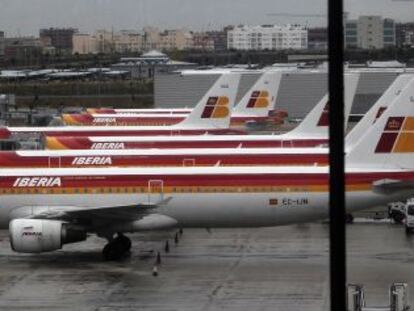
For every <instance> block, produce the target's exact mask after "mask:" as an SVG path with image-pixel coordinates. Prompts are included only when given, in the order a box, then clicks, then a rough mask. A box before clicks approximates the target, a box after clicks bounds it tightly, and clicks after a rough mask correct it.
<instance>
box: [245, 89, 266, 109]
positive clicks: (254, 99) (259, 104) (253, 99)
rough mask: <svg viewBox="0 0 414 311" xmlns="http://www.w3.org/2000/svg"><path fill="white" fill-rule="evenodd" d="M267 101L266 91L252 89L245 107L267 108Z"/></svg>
mask: <svg viewBox="0 0 414 311" xmlns="http://www.w3.org/2000/svg"><path fill="white" fill-rule="evenodd" d="M269 102H270V101H269V92H268V91H253V92H252V95H251V96H250V99H249V102H248V103H247V108H267V107H268V106H269Z"/></svg>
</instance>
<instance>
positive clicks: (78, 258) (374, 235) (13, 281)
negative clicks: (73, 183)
mask: <svg viewBox="0 0 414 311" xmlns="http://www.w3.org/2000/svg"><path fill="white" fill-rule="evenodd" d="M347 229H348V265H349V267H348V280H349V282H350V283H363V284H364V286H365V288H366V300H367V302H368V304H369V305H385V304H386V303H387V300H388V287H389V285H390V284H391V283H393V282H394V281H403V282H407V283H409V285H413V286H414V236H413V237H406V235H405V232H404V229H403V227H401V226H398V225H394V224H389V223H373V224H367V223H357V224H353V225H350V226H348V227H347ZM172 236H173V234H172V233H166V232H163V233H146V234H135V235H132V240H133V249H132V252H131V255H130V256H129V257H128V258H126V259H124V260H123V261H121V262H104V261H102V258H101V249H102V247H103V246H104V244H105V241H104V240H101V239H99V238H96V237H91V238H89V239H88V241H87V242H83V243H78V244H72V245H67V246H65V247H64V249H63V250H60V251H57V252H53V253H48V254H41V255H21V254H16V253H13V252H12V251H11V249H10V246H9V240H8V237H7V232H6V231H0V310H90V311H92V310H94V311H95V310H99V311H107V310H122V311H126V310H157V311H164V310H206V311H207V310H284V311H289V310H292V311H293V310H294V311H300V310H328V308H329V277H328V275H329V266H328V226H327V225H326V224H306V225H294V226H287V227H277V228H265V229H237V230H223V229H220V230H212V231H211V233H209V232H207V231H205V230H189V229H188V230H185V231H184V235H183V236H182V237H181V239H180V241H179V243H178V245H175V244H174V241H173V240H172V239H170V243H171V244H170V245H171V247H170V252H169V253H168V254H166V253H165V251H164V241H165V239H166V238H168V237H172ZM158 250H160V251H162V254H163V256H162V262H161V265H160V267H159V275H158V276H157V277H154V276H152V274H151V271H152V267H153V264H154V262H155V252H156V251H158ZM411 305H414V301H413V300H411Z"/></svg>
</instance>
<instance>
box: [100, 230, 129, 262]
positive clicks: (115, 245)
mask: <svg viewBox="0 0 414 311" xmlns="http://www.w3.org/2000/svg"><path fill="white" fill-rule="evenodd" d="M130 249H131V240H130V239H129V238H127V237H126V236H124V235H123V234H121V233H118V235H117V237H116V238H114V239H113V240H112V241H110V242H109V243H108V244H106V245H105V247H104V249H103V250H102V254H103V256H104V258H105V260H119V259H121V258H122V257H124V256H125V254H127V253H128V252H129V250H130Z"/></svg>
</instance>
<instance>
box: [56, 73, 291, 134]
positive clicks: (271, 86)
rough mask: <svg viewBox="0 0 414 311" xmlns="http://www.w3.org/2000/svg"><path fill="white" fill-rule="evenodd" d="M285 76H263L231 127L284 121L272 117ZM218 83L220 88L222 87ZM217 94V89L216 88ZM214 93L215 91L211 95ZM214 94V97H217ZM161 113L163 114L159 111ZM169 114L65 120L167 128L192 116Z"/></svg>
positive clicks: (238, 108)
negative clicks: (282, 78)
mask: <svg viewBox="0 0 414 311" xmlns="http://www.w3.org/2000/svg"><path fill="white" fill-rule="evenodd" d="M281 77H282V72H280V71H269V72H265V73H263V74H262V75H261V76H260V77H259V79H258V80H257V81H256V83H255V84H254V85H253V86H252V87H251V88H250V90H248V91H247V92H246V94H245V95H244V96H243V98H242V99H241V100H240V101H239V103H238V104H237V105H235V107H233V109H232V112H231V117H230V126H232V127H243V126H245V124H246V123H248V124H252V123H256V124H260V125H262V126H264V125H266V124H267V123H273V124H274V123H280V122H282V121H283V118H281V116H280V115H279V114H276V113H273V115H272V116H270V115H269V113H270V112H271V111H272V109H273V108H274V106H275V101H276V95H277V92H278V89H279V85H280V80H281ZM220 83H221V82H220V80H217V82H216V84H220ZM212 89H213V90H214V87H213V88H212ZM210 92H211V91H210ZM213 95H214V94H210V96H213ZM158 111H160V110H158ZM171 111H172V110H170V113H167V114H160V113H155V114H149V113H140V114H137V113H128V114H126V113H123V114H113V113H109V114H102V113H99V114H94V113H92V114H91V113H78V114H63V115H62V119H63V121H64V123H65V124H66V125H78V126H86V125H90V126H92V125H93V126H99V125H111V126H124V125H131V126H132V125H136V126H164V125H173V124H177V123H179V122H181V121H183V120H184V119H185V118H186V117H187V116H188V113H184V114H178V113H171Z"/></svg>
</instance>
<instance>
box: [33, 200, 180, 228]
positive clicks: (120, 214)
mask: <svg viewBox="0 0 414 311" xmlns="http://www.w3.org/2000/svg"><path fill="white" fill-rule="evenodd" d="M171 199H172V197H169V198H167V199H165V200H162V201H159V202H157V203H137V204H134V205H128V206H107V207H72V206H68V207H62V206H56V207H53V206H49V207H47V208H46V209H45V210H43V211H39V212H38V213H34V214H33V215H31V216H29V217H28V218H31V219H50V220H63V221H74V220H77V221H80V222H82V221H87V220H91V219H94V220H100V221H114V222H116V221H132V220H137V219H140V218H142V217H144V216H147V215H149V214H151V213H152V212H153V210H155V209H156V208H158V207H160V206H162V205H165V204H167V203H168V202H169V201H171Z"/></svg>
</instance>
